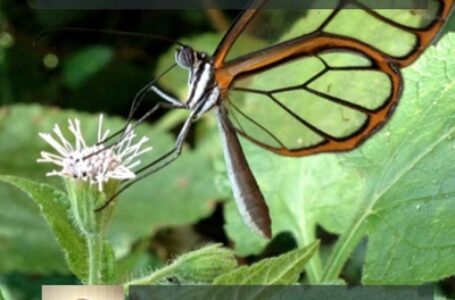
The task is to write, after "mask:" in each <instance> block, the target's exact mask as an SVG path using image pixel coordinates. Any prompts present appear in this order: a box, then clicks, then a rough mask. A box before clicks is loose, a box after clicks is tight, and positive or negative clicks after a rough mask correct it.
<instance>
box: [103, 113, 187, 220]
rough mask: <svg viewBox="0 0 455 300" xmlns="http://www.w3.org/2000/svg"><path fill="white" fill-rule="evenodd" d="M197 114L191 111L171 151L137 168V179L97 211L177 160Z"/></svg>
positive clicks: (128, 183)
mask: <svg viewBox="0 0 455 300" xmlns="http://www.w3.org/2000/svg"><path fill="white" fill-rule="evenodd" d="M195 115H196V113H195V112H192V113H190V116H189V117H188V119H187V120H186V121H185V123H184V124H183V127H182V129H181V130H180V133H179V135H178V136H177V140H176V142H175V145H174V148H172V149H171V150H170V151H168V152H167V153H165V154H164V155H162V156H161V157H159V158H157V159H156V160H154V161H153V162H151V163H149V164H147V165H145V166H144V167H142V168H141V169H139V170H137V171H136V172H135V173H136V174H137V175H138V174H140V176H138V177H136V178H135V179H133V180H131V181H129V182H127V183H126V184H125V185H124V186H123V187H122V188H121V189H120V190H119V191H118V192H117V193H115V194H114V195H113V196H111V197H110V198H109V200H107V201H106V202H105V203H104V204H103V205H101V206H100V207H98V208H97V209H96V210H95V211H97V212H98V211H101V210H103V209H104V208H106V207H107V206H108V205H109V203H111V202H112V201H113V200H114V199H115V198H116V197H117V196H118V195H120V193H122V192H124V191H125V190H126V189H127V188H129V187H130V186H132V185H133V184H135V183H136V182H138V181H140V180H142V179H144V178H145V177H147V176H149V175H151V174H153V173H155V172H157V171H159V170H161V169H162V168H164V167H166V166H167V165H169V164H170V163H172V162H173V161H174V160H176V159H177V158H178V157H179V156H180V154H181V153H182V149H183V144H184V142H185V139H186V137H187V136H188V132H189V130H190V128H191V124H192V123H193V122H194V116H195Z"/></svg>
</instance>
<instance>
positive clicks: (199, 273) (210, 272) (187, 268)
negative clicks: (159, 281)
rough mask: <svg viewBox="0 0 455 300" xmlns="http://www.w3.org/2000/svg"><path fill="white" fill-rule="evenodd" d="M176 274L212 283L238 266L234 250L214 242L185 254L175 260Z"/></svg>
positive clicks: (197, 281) (185, 279) (196, 280)
mask: <svg viewBox="0 0 455 300" xmlns="http://www.w3.org/2000/svg"><path fill="white" fill-rule="evenodd" d="M174 264H175V266H176V268H175V271H174V272H175V275H176V276H178V277H179V278H181V279H183V280H184V281H188V282H196V283H211V282H212V281H213V279H215V277H217V276H219V275H221V274H223V273H226V272H229V271H231V270H232V269H234V268H235V267H236V266H237V261H236V260H235V257H234V252H233V251H232V250H230V249H227V248H223V247H222V246H221V244H214V245H210V246H206V247H204V248H201V249H198V250H195V251H192V252H189V253H186V254H183V255H182V256H180V257H179V258H177V259H176V260H175V261H174Z"/></svg>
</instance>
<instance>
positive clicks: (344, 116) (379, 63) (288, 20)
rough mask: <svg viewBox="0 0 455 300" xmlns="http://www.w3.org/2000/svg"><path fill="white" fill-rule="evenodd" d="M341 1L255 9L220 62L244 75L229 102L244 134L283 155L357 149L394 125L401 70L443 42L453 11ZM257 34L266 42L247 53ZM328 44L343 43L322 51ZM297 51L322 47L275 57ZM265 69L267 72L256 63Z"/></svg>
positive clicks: (447, 5)
mask: <svg viewBox="0 0 455 300" xmlns="http://www.w3.org/2000/svg"><path fill="white" fill-rule="evenodd" d="M269 3H270V1H269ZM339 3H340V5H339V7H338V8H335V9H326V10H292V11H289V10H269V11H267V10H261V11H252V10H251V11H247V12H245V13H244V15H248V14H250V16H249V17H248V16H247V17H244V20H245V18H249V19H248V20H247V21H246V22H244V24H242V18H241V19H240V21H239V22H238V23H237V24H240V25H235V26H237V28H235V26H234V28H233V29H232V30H231V32H230V35H231V36H229V33H228V35H227V37H225V39H224V40H223V43H221V46H220V48H219V49H218V50H217V51H216V55H215V65H216V67H218V69H220V70H222V71H225V70H227V71H226V72H225V73H230V74H231V75H232V74H234V75H232V76H233V79H232V80H231V81H229V80H227V81H228V82H229V85H228V87H227V88H228V90H229V91H228V92H227V93H225V101H224V104H225V106H226V107H227V109H228V112H229V117H230V118H231V121H232V123H233V124H234V126H235V127H236V130H237V131H238V132H239V133H240V134H242V135H243V136H244V137H246V138H248V139H249V140H251V141H253V142H255V143H256V144H258V145H260V146H262V147H264V148H266V149H269V150H271V151H274V152H276V153H279V154H283V155H297V156H299V155H309V154H313V153H318V152H327V151H344V150H349V149H353V148H355V147H357V146H358V145H359V144H360V143H362V142H363V141H364V140H365V139H366V138H367V137H368V136H370V135H371V134H373V133H374V132H376V131H377V130H378V129H379V128H380V127H381V126H382V125H384V123H385V122H386V121H387V120H388V118H389V117H390V115H391V113H392V112H393V110H394V108H395V106H396V104H397V102H398V100H399V98H400V95H401V90H402V85H403V83H402V79H401V75H400V72H399V67H402V66H405V65H407V64H409V63H410V62H412V61H413V60H415V59H416V58H417V56H418V55H419V54H420V52H421V51H422V50H423V49H424V47H425V46H426V45H428V44H429V43H430V41H431V40H432V39H434V37H435V36H436V34H437V32H438V30H439V29H440V27H441V25H442V22H443V20H444V19H445V18H446V17H447V16H448V14H449V12H450V10H451V7H452V6H453V1H442V0H429V8H428V9H427V10H423V11H422V10H410V9H402V10H390V9H389V10H387V9H381V10H377V9H370V8H368V7H366V6H365V4H363V2H362V1H361V0H359V1H340V2H339ZM347 6H349V9H346V7H347ZM353 6H355V7H353ZM342 8H344V9H342ZM272 20H274V21H272ZM260 24H263V26H261V25H260ZM265 24H268V25H265ZM275 24H281V25H280V26H278V27H277V26H275ZM239 26H240V27H239ZM242 27H243V28H242ZM232 32H234V33H232ZM251 37H254V38H255V39H256V40H260V41H261V42H258V43H257V48H256V49H254V50H253V51H252V53H246V52H243V53H242V51H240V50H239V49H240V48H239V47H238V46H237V45H240V43H242V41H246V40H247V39H249V38H251ZM318 37H329V38H331V37H333V42H331V43H329V44H326V45H325V46H324V47H320V49H319V48H318V45H317V43H318V41H317V40H318ZM229 43H230V44H229ZM290 44H293V45H303V46H304V45H305V44H307V45H312V46H310V48H311V47H313V48H312V49H313V50H312V51H311V52H306V53H303V52H300V54H296V53H294V52H293V51H288V52H289V54H286V55H288V56H286V55H284V56H283V57H282V59H281V58H280V59H276V60H273V59H269V58H265V57H266V56H267V54H265V53H268V52H273V51H274V53H276V55H280V54H279V53H280V52H281V51H282V52H286V50H287V49H288V48H291V47H293V46H290ZM226 45H227V46H226ZM230 45H231V46H232V47H230ZM220 49H221V50H220ZM269 56H270V55H269ZM261 57H264V60H270V63H261ZM221 58H223V59H221ZM224 59H225V60H224ZM256 64H260V65H261V67H260V68H257V69H254V67H253V68H251V67H250V66H249V65H256ZM253 69H254V71H251V70H253ZM222 71H220V73H221V72H222ZM220 77H221V78H222V76H220ZM221 81H223V80H221Z"/></svg>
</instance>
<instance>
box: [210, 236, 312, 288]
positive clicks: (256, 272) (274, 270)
mask: <svg viewBox="0 0 455 300" xmlns="http://www.w3.org/2000/svg"><path fill="white" fill-rule="evenodd" d="M318 248H319V241H315V242H313V243H311V244H310V245H308V246H306V247H304V248H301V249H296V250H292V251H289V252H288V253H285V254H282V255H280V256H278V257H272V258H267V259H263V260H261V261H260V262H258V263H255V264H253V265H251V266H243V267H240V268H237V269H235V270H234V271H231V272H229V273H226V274H223V275H220V276H218V277H217V278H216V279H215V280H214V284H220V285H232V284H234V285H241V284H250V285H251V284H255V285H265V284H275V285H279V284H293V283H296V282H297V281H298V279H299V276H300V274H301V273H302V272H303V269H304V267H305V264H306V263H307V262H308V260H309V259H310V258H311V257H312V256H313V255H314V254H315V253H316V252H317V250H318Z"/></svg>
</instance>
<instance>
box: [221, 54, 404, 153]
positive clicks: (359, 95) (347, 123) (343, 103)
mask: <svg viewBox="0 0 455 300" xmlns="http://www.w3.org/2000/svg"><path fill="white" fill-rule="evenodd" d="M286 74H291V75H286ZM396 84H397V83H395V85H396ZM393 85H394V83H393V81H392V78H391V77H390V76H388V75H386V74H385V73H384V72H382V71H381V70H379V69H378V68H377V67H376V66H375V63H374V61H372V60H371V58H368V57H366V56H364V55H363V54H362V53H359V52H353V51H347V50H343V49H339V50H330V51H325V52H321V53H318V54H317V55H310V56H306V57H302V58H299V59H295V60H292V61H290V62H287V63H284V64H279V65H277V66H275V67H273V68H269V69H266V70H264V71H261V72H258V73H255V74H252V75H249V76H243V77H242V78H241V79H239V80H237V81H235V83H234V86H233V88H232V89H231V91H230V92H229V96H228V97H229V99H228V101H227V104H226V106H227V107H228V109H229V115H230V117H231V120H232V122H233V124H234V125H235V126H236V129H237V130H238V131H239V132H240V133H241V134H243V135H245V136H247V137H248V138H250V139H251V140H253V141H254V142H256V143H258V144H260V145H262V146H266V147H268V148H269V149H270V150H273V151H276V152H279V153H282V154H289V155H291V154H292V152H299V150H301V149H314V148H315V147H317V146H320V145H324V144H327V143H329V142H330V141H333V142H338V143H340V144H341V143H343V142H344V141H346V140H349V139H351V138H352V137H353V136H356V135H361V133H362V132H363V130H364V129H365V128H366V127H368V122H369V121H371V115H372V114H374V113H375V112H376V111H380V110H381V109H383V108H384V107H387V105H388V104H389V102H390V101H392V100H393V97H392V90H393Z"/></svg>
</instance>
